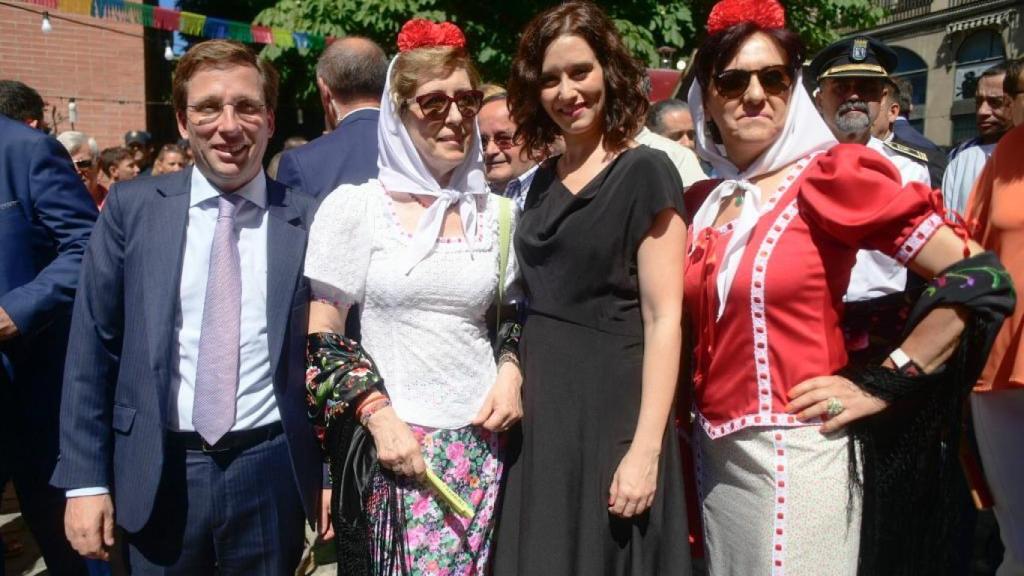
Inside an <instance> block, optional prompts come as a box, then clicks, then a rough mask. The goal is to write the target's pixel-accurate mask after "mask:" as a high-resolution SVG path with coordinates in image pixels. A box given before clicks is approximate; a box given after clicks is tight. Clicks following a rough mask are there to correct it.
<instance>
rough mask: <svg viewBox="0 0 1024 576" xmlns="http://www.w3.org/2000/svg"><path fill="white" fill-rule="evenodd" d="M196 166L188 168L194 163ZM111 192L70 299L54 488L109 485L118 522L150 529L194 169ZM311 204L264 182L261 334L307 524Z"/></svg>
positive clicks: (315, 475)
mask: <svg viewBox="0 0 1024 576" xmlns="http://www.w3.org/2000/svg"><path fill="white" fill-rule="evenodd" d="M193 169H194V168H193ZM193 169H189V170H183V171H181V172H178V173H175V174H168V175H164V176H157V177H153V178H140V179H136V180H132V181H128V182H125V183H122V184H118V185H116V186H114V188H113V189H112V190H111V191H110V195H109V196H108V198H107V202H106V204H105V205H104V209H103V213H102V214H101V215H100V219H99V223H98V224H97V225H96V229H95V231H94V232H93V237H92V241H91V242H90V243H89V249H88V251H87V253H86V257H85V264H84V265H83V268H82V277H81V288H80V289H79V292H78V296H77V298H76V299H75V310H74V319H73V322H72V327H71V341H70V345H69V347H68V365H67V368H66V371H65V377H64V402H63V405H62V408H61V419H62V422H63V428H62V430H61V441H60V447H61V460H60V462H59V463H58V464H57V469H56V471H55V472H54V476H53V484H54V485H55V486H58V487H61V488H64V489H71V488H82V487H87V486H109V487H111V490H112V491H113V494H114V504H115V511H116V517H117V522H118V524H120V525H121V526H123V527H124V528H125V529H126V530H128V531H129V532H136V531H138V530H140V529H141V528H142V527H143V526H145V524H146V522H147V521H148V520H149V519H150V515H151V512H152V510H153V507H154V503H155V499H156V495H157V487H158V486H159V484H160V480H161V476H162V470H163V465H164V436H165V434H166V430H167V407H168V405H169V404H168V395H169V392H170V382H171V374H172V373H173V371H174V370H175V369H176V366H175V365H174V360H173V358H174V351H175V349H176V346H177V343H176V342H175V341H174V318H175V309H176V306H175V304H176V303H177V302H178V300H179V286H180V282H181V266H182V258H183V254H184V245H185V225H186V223H187V220H188V208H189V199H190V195H189V192H190V188H191V184H190V183H191V174H192V170H193ZM314 209H315V201H314V200H313V199H312V198H310V197H309V196H307V195H304V194H298V193H294V192H292V191H291V190H288V189H286V188H285V187H284V186H283V185H281V184H280V183H279V182H276V181H274V180H271V179H269V178H268V179H267V218H268V220H267V226H268V227H267V250H268V253H267V331H268V341H269V345H270V362H271V369H272V373H273V377H274V395H275V397H276V399H277V405H278V409H279V410H280V413H281V420H282V424H283V426H284V431H285V434H286V435H287V439H288V447H289V451H290V454H291V460H292V469H293V472H294V479H295V482H296V486H297V488H298V490H299V492H300V493H301V496H302V501H303V505H304V507H305V510H306V513H307V516H308V517H309V518H314V517H315V516H314V514H315V511H316V501H317V495H318V491H319V489H320V488H321V486H322V468H321V460H320V456H319V449H318V447H317V445H316V441H315V438H314V436H313V431H312V429H311V427H310V425H309V422H308V420H307V419H306V400H305V385H304V374H305V338H306V323H307V321H308V315H309V284H308V281H307V280H306V279H305V278H304V277H303V275H302V265H303V261H304V259H305V251H306V235H307V230H308V227H309V224H310V222H311V220H312V216H313V212H314Z"/></svg>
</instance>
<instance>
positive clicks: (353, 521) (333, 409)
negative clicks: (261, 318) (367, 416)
mask: <svg viewBox="0 0 1024 576" xmlns="http://www.w3.org/2000/svg"><path fill="white" fill-rule="evenodd" d="M306 365H307V370H306V398H307V401H308V404H309V418H310V420H312V421H313V424H314V429H315V430H316V433H317V436H318V437H319V438H320V440H321V446H322V448H323V450H324V454H325V456H326V457H327V460H328V463H329V466H330V473H331V488H332V490H331V522H332V524H333V526H334V534H335V536H334V539H335V547H336V550H337V555H338V574H344V575H345V576H376V575H387V576H391V575H393V574H406V573H408V567H407V566H406V558H405V510H404V506H403V503H402V499H401V498H400V497H399V496H398V492H397V489H396V487H395V483H394V482H390V481H387V480H385V478H384V475H388V474H390V473H389V472H388V471H386V470H382V469H380V465H379V463H378V461H377V449H376V447H375V445H374V443H373V438H372V437H371V436H370V433H369V432H367V431H366V429H365V428H364V427H363V426H361V425H360V424H359V422H358V420H357V418H356V415H355V410H354V409H352V407H353V406H354V405H355V404H356V403H357V399H358V398H359V397H361V396H362V395H363V394H365V393H367V392H370V391H373V390H380V391H384V383H383V380H382V379H381V377H380V372H379V371H378V370H377V366H376V364H374V362H373V359H372V358H370V356H369V355H368V354H366V352H365V351H364V350H363V348H362V346H360V345H359V343H357V342H356V341H355V340H352V339H350V338H346V337H344V336H341V335H339V334H333V333H329V332H325V333H318V334H310V335H309V337H308V338H307V349H306ZM371 513H372V514H374V515H375V516H377V519H376V522H374V523H372V526H373V527H371V522H370V521H369V519H370V518H369V517H370V514H371Z"/></svg>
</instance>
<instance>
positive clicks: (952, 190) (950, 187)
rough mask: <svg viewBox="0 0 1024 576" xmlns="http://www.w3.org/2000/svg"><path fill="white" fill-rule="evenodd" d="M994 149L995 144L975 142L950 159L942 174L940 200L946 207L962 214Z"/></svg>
mask: <svg viewBox="0 0 1024 576" xmlns="http://www.w3.org/2000/svg"><path fill="white" fill-rule="evenodd" d="M995 149H996V145H995V144H977V145H975V146H970V147H968V148H964V149H963V150H961V151H960V153H959V154H957V155H956V157H955V158H953V160H952V161H950V163H949V166H947V167H946V172H945V173H944V174H943V175H942V200H943V202H944V203H945V204H946V208H950V209H953V210H956V212H957V213H958V214H960V215H963V214H964V210H966V209H967V198H968V197H970V195H971V190H973V189H974V183H975V182H977V181H978V176H981V171H982V170H984V168H985V164H986V163H987V162H988V159H989V158H990V157H991V156H992V152H993V151H994V150H995Z"/></svg>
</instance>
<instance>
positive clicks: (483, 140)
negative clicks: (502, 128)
mask: <svg viewBox="0 0 1024 576" xmlns="http://www.w3.org/2000/svg"><path fill="white" fill-rule="evenodd" d="M490 142H494V145H495V146H497V147H498V149H500V150H508V149H509V148H511V147H512V146H514V145H515V140H514V139H513V138H512V135H511V134H509V133H507V132H498V133H497V134H495V135H494V136H493V137H491V136H487V135H484V134H481V135H480V147H481V148H483V149H484V150H487V144H489V143H490Z"/></svg>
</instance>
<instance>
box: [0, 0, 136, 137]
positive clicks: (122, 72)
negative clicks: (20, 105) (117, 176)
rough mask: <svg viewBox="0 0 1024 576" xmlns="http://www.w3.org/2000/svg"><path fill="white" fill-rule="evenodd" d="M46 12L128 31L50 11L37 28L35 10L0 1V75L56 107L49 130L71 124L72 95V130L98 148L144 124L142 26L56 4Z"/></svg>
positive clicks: (61, 129) (36, 7) (58, 130)
mask: <svg viewBox="0 0 1024 576" xmlns="http://www.w3.org/2000/svg"><path fill="white" fill-rule="evenodd" d="M8 1H10V0H8ZM13 3H15V4H18V5H19V6H23V7H25V8H29V9H31V10H35V11H40V10H42V9H41V8H40V7H39V6H37V5H34V4H27V3H19V2H16V1H15V2H13ZM50 13H51V14H54V15H60V16H62V17H66V18H70V19H72V20H75V21H78V22H87V23H90V24H96V25H99V26H103V27H104V28H113V29H116V30H119V31H122V32H127V33H129V34H131V36H127V35H124V34H117V33H114V32H110V31H106V30H99V29H96V28H92V27H88V26H83V25H81V24H75V23H73V22H68V21H66V20H60V19H56V18H51V23H52V24H53V31H52V32H50V33H49V34H43V33H42V31H41V30H40V25H41V24H42V16H40V15H39V14H36V13H34V12H27V11H25V10H19V9H17V8H12V7H10V6H4V5H2V4H0V79H8V80H19V81H21V82H24V83H25V84H28V85H29V86H31V87H33V88H35V89H36V90H37V91H38V92H39V93H40V94H41V95H42V97H43V100H45V101H46V103H47V104H48V105H51V106H52V107H53V108H55V111H56V121H54V120H53V116H52V115H49V113H48V117H49V118H50V122H51V123H52V124H53V125H54V129H55V131H56V132H63V131H64V130H70V129H71V124H70V122H68V119H67V115H68V99H69V98H72V97H74V98H75V100H76V103H77V105H78V122H76V123H75V130H80V131H82V132H85V133H87V134H88V135H90V136H92V137H93V138H95V139H96V141H97V142H98V143H99V145H100V148H101V149H102V148H105V147H107V146H115V145H123V144H124V133H125V132H127V131H129V130H143V129H145V128H146V109H145V102H146V82H145V68H144V61H143V40H142V27H141V26H138V25H133V24H119V23H117V22H114V21H112V20H106V19H100V18H92V17H90V16H85V15H81V14H67V13H61V12H59V11H57V10H51V11H50Z"/></svg>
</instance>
